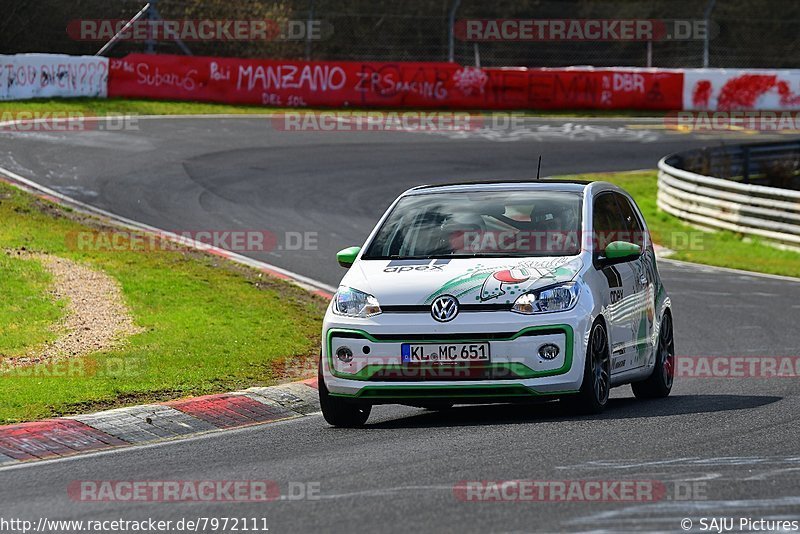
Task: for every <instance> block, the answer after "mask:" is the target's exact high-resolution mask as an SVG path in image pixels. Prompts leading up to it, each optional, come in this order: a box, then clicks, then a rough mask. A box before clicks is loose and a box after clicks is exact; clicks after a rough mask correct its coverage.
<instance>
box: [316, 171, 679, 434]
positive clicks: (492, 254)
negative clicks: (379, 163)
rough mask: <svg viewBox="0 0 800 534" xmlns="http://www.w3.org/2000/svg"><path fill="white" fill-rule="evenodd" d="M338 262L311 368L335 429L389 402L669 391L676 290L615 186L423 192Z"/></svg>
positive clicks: (415, 192)
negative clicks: (671, 293) (670, 290)
mask: <svg viewBox="0 0 800 534" xmlns="http://www.w3.org/2000/svg"><path fill="white" fill-rule="evenodd" d="M337 259H338V262H339V263H340V264H341V265H342V266H344V267H348V268H349V270H348V272H347V274H346V275H345V277H344V279H343V280H342V282H341V285H340V286H339V289H338V291H337V292H336V294H335V296H334V297H333V300H332V302H331V304H330V307H329V309H328V312H327V314H326V315H325V321H324V324H323V331H322V338H323V343H322V351H321V360H320V366H319V394H320V402H321V405H322V412H323V414H324V416H325V419H326V420H327V421H328V422H329V423H330V424H332V425H337V426H358V425H363V424H364V423H365V422H366V420H367V418H368V417H369V414H370V410H371V408H372V406H373V405H375V404H387V403H395V404H407V405H412V406H420V407H430V408H434V409H435V408H445V407H450V406H452V405H453V404H464V403H492V402H520V401H525V400H531V399H535V398H540V397H545V396H549V397H557V398H560V399H561V400H562V401H566V402H569V403H570V404H573V405H574V406H575V407H577V408H578V409H580V411H583V412H585V413H597V412H600V411H602V410H603V409H604V407H605V406H606V404H607V402H608V396H609V390H610V388H612V387H615V386H619V385H622V384H631V385H632V387H633V391H634V393H635V395H636V396H637V397H640V398H641V397H664V396H667V395H668V394H669V392H670V389H671V387H672V379H673V366H674V360H675V357H674V354H675V351H674V345H673V333H672V315H671V314H672V312H671V307H670V299H669V297H668V296H667V293H666V291H665V290H664V286H663V285H662V283H661V280H660V278H659V274H658V269H657V267H656V258H655V255H654V253H653V246H652V243H651V242H650V236H649V234H648V232H647V226H646V225H645V221H644V219H643V218H642V215H641V213H640V212H639V209H638V208H637V206H636V204H635V203H634V202H633V200H632V199H631V197H630V196H629V195H628V194H627V193H625V191H623V190H622V189H620V188H619V187H617V186H615V185H612V184H609V183H605V182H577V181H569V182H567V181H554V180H542V181H535V182H524V183H515V182H487V183H470V184H455V185H442V186H423V187H417V188H414V189H411V190H409V191H406V192H405V193H403V194H402V195H401V196H400V197H399V198H398V199H397V200H395V202H394V203H393V204H392V205H391V206H390V207H389V209H388V210H387V212H386V213H385V214H384V216H383V217H382V218H381V220H380V221H379V222H378V225H377V226H376V227H375V229H374V230H373V231H372V233H371V235H370V236H369V238H368V239H367V241H366V243H365V245H364V246H363V247H351V248H348V249H345V250H342V251H341V252H339V254H338V256H337Z"/></svg>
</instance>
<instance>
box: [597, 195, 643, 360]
mask: <svg viewBox="0 0 800 534" xmlns="http://www.w3.org/2000/svg"><path fill="white" fill-rule="evenodd" d="M592 214H593V215H592V224H593V232H594V235H593V239H594V243H595V258H597V257H599V256H600V255H601V254H602V251H603V250H604V249H605V247H606V245H608V244H609V243H611V242H613V241H622V240H625V237H626V234H627V225H626V224H625V221H624V219H623V216H622V210H621V208H620V205H619V202H618V201H617V198H616V194H615V193H613V192H603V193H600V194H599V195H598V196H596V197H595V199H594V205H593V208H592ZM634 263H635V262H621V263H616V264H614V265H605V266H603V265H600V264H599V263H598V262H597V261H595V268H596V269H598V270H599V271H600V272H601V274H602V275H603V276H602V278H601V280H604V281H605V282H606V283H605V284H604V287H603V290H602V291H601V292H602V293H603V297H602V298H603V310H604V316H605V318H606V323H607V325H608V336H609V338H610V340H611V374H612V375H614V374H616V373H620V372H622V371H625V370H628V369H632V368H633V367H634V366H635V365H636V358H635V356H636V354H635V353H636V350H635V347H636V339H637V338H636V336H635V335H634V320H633V309H634V307H635V301H636V298H637V286H636V280H635V277H636V271H635V269H634V265H633V264H634Z"/></svg>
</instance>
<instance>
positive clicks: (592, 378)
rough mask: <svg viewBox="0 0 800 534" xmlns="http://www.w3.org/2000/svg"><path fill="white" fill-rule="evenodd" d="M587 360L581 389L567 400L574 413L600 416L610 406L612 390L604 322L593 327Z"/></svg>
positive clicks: (598, 322) (599, 322)
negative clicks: (609, 398)
mask: <svg viewBox="0 0 800 534" xmlns="http://www.w3.org/2000/svg"><path fill="white" fill-rule="evenodd" d="M585 360H586V363H585V365H584V369H583V383H582V384H581V389H580V390H579V391H578V393H577V394H576V395H571V396H569V397H567V398H566V400H567V403H568V405H569V407H570V408H571V410H572V411H573V412H576V413H579V414H586V415H591V414H599V413H602V412H603V410H605V408H606V405H607V404H608V395H609V391H610V389H611V357H610V353H609V348H608V333H607V331H606V327H605V324H603V322H602V321H597V322H595V324H594V326H592V331H591V334H590V335H589V344H588V346H587V347H586V358H585Z"/></svg>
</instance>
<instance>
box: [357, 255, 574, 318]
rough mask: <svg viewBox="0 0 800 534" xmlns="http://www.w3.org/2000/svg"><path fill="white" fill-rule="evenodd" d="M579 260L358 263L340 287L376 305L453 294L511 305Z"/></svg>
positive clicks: (559, 278) (568, 276)
mask: <svg viewBox="0 0 800 534" xmlns="http://www.w3.org/2000/svg"><path fill="white" fill-rule="evenodd" d="M581 267H583V262H582V260H581V259H580V257H576V256H570V257H548V258H458V259H432V260H429V259H424V260H359V261H357V262H356V264H355V265H353V267H352V268H351V269H350V270H349V271H348V273H347V274H346V275H345V277H344V279H343V280H342V285H344V286H348V287H352V288H354V289H358V290H361V291H365V292H367V293H370V294H372V295H374V296H375V297H376V298H377V299H378V302H380V304H381V306H398V305H420V304H430V303H431V302H433V300H434V299H435V298H436V297H438V296H440V295H452V296H454V297H456V298H457V299H458V300H459V302H461V303H464V304H468V303H469V304H505V303H513V302H514V300H516V298H517V297H519V295H520V294H522V293H525V292H528V291H531V290H533V289H538V288H540V287H544V286H549V285H552V284H558V283H564V282H568V281H570V280H572V279H573V278H575V276H576V274H577V273H578V272H579V271H580V270H581Z"/></svg>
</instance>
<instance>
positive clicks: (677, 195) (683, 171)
mask: <svg viewBox="0 0 800 534" xmlns="http://www.w3.org/2000/svg"><path fill="white" fill-rule="evenodd" d="M796 160H799V161H800V142H797V141H792V142H786V143H763V144H756V145H740V146H726V147H714V148H706V149H700V150H690V151H686V152H680V153H677V154H672V155H669V156H666V157H665V158H663V159H662V160H661V161H659V162H658V170H659V172H658V199H657V202H658V207H659V208H660V209H662V210H664V211H665V212H667V213H669V214H671V215H674V216H675V217H678V218H680V219H682V220H684V221H686V222H689V223H692V224H694V225H698V226H702V227H706V228H710V229H713V230H729V231H732V232H736V233H740V234H745V235H749V236H755V237H759V238H763V239H766V240H769V241H774V242H777V243H779V244H782V245H788V246H790V247H795V248H797V247H800V191H797V190H792V189H782V188H778V187H770V186H765V185H760V184H759V183H758V182H763V181H764V176H765V174H766V172H765V169H768V166H771V165H776V164H787V162H788V165H789V168H790V169H794V168H796ZM687 168H691V169H694V170H702V173H700V172H693V171H692V170H687Z"/></svg>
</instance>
